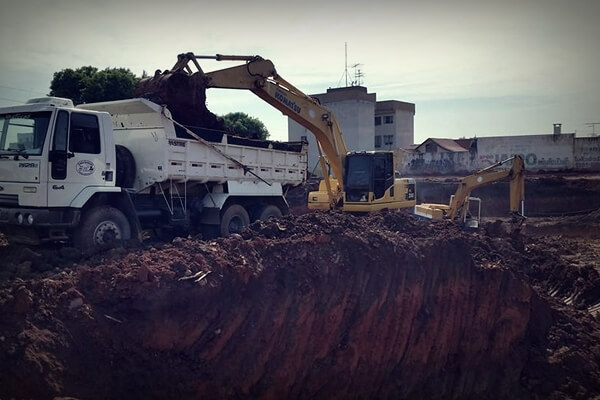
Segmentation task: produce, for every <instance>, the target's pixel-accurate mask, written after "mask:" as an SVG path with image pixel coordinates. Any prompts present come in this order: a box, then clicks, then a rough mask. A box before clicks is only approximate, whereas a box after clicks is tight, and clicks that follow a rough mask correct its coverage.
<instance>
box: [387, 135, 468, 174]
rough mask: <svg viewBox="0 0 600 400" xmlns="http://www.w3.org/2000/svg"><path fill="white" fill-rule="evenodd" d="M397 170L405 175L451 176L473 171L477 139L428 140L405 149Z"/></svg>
mask: <svg viewBox="0 0 600 400" xmlns="http://www.w3.org/2000/svg"><path fill="white" fill-rule="evenodd" d="M406 150H407V151H406V152H405V153H404V154H403V155H402V161H401V162H402V164H401V165H399V166H398V168H399V169H400V170H401V171H403V172H404V173H405V174H452V173H462V172H466V171H470V170H472V169H473V163H474V162H475V161H476V155H477V139H457V140H454V139H437V138H429V139H427V140H425V141H424V142H423V143H421V144H419V145H417V146H414V147H411V148H408V149H406Z"/></svg>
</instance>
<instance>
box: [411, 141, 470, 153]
mask: <svg viewBox="0 0 600 400" xmlns="http://www.w3.org/2000/svg"><path fill="white" fill-rule="evenodd" d="M460 141H461V142H462V143H460V142H459V140H453V139H435V138H429V139H427V140H425V141H424V142H423V143H421V144H420V145H418V146H417V147H415V149H414V150H413V151H414V152H416V153H421V154H423V153H430V154H433V153H438V154H441V153H461V152H465V151H469V148H470V147H471V141H472V140H471V139H460ZM467 142H468V143H467ZM465 145H466V146H467V147H465Z"/></svg>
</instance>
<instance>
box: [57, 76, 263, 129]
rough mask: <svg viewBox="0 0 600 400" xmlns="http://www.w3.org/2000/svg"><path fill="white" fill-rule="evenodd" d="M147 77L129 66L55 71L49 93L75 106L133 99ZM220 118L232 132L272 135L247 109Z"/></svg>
mask: <svg viewBox="0 0 600 400" xmlns="http://www.w3.org/2000/svg"><path fill="white" fill-rule="evenodd" d="M146 77H147V76H146V74H145V72H144V73H143V75H142V77H137V76H136V75H135V74H134V73H133V72H131V71H130V70H129V69H127V68H106V69H103V70H99V69H98V68H96V67H92V66H85V67H80V68H77V69H71V68H65V69H63V70H61V71H58V72H55V73H54V75H53V78H52V82H51V83H50V93H49V96H56V97H64V98H68V99H71V100H73V103H74V104H75V105H77V104H85V103H97V102H101V101H114V100H124V99H131V98H133V97H135V95H134V92H135V88H136V85H137V84H138V82H139V81H140V80H141V79H142V78H146ZM219 118H221V119H222V120H223V122H224V125H225V128H226V129H227V130H228V131H229V132H232V133H234V134H236V135H238V136H243V137H247V138H250V139H262V140H264V139H267V138H268V137H269V131H268V130H267V128H266V126H265V125H264V124H263V122H262V121H260V120H259V119H258V118H255V117H251V116H249V115H248V114H246V113H244V112H230V113H228V114H225V115H221V116H219Z"/></svg>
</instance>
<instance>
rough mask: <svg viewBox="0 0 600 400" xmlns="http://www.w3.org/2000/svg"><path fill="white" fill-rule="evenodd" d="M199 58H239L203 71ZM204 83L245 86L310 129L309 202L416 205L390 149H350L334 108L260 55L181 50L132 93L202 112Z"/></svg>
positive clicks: (314, 205)
mask: <svg viewBox="0 0 600 400" xmlns="http://www.w3.org/2000/svg"><path fill="white" fill-rule="evenodd" d="M200 59H212V60H217V61H239V62H243V64H241V65H236V66H233V67H230V68H225V69H220V70H216V71H211V72H204V71H203V70H202V68H201V67H200V64H199V63H198V60H200ZM193 67H195V71H194V68H193ZM207 88H226V89H243V90H249V91H251V92H252V93H254V94H255V95H257V96H258V97H260V98H261V99H262V100H264V101H265V102H267V103H268V104H270V105H271V106H273V107H275V108H276V109H278V110H279V111H281V112H282V113H283V114H284V115H286V116H288V117H289V118H291V119H292V120H294V121H296V122H297V123H299V124H300V125H302V126H303V127H304V128H306V129H307V130H309V131H310V132H312V134H313V135H314V136H315V138H316V141H317V144H318V146H319V153H320V154H321V157H320V165H321V169H322V172H323V176H324V179H323V180H322V181H321V182H320V184H319V190H318V191H314V192H310V193H309V196H308V208H310V209H313V210H316V209H341V210H343V211H350V212H359V213H360V212H370V211H376V210H382V209H395V208H410V207H414V206H415V204H416V185H415V180H414V179H413V178H400V177H399V176H398V174H397V173H396V172H395V170H394V159H393V152H385V151H382V152H375V151H363V152H349V151H348V149H347V147H346V144H345V142H344V138H343V136H342V132H341V130H340V127H339V125H338V122H337V120H336V118H335V116H334V115H333V113H332V112H331V111H329V110H328V109H327V108H325V107H323V106H322V105H321V104H319V102H318V100H316V99H314V98H312V97H310V96H308V95H306V94H304V93H302V91H300V90H299V89H298V88H296V87H295V86H294V85H292V84H290V83H289V82H287V81H286V80H285V79H283V78H282V77H281V76H280V75H279V74H278V73H277V71H276V70H275V67H274V65H273V63H272V62H271V61H270V60H266V59H263V58H261V57H260V56H235V55H221V54H217V55H215V56H196V55H194V54H193V53H185V54H180V55H179V56H178V60H177V62H176V63H175V65H174V66H173V68H171V69H170V70H167V71H164V72H160V71H157V72H156V74H155V75H154V76H153V77H150V78H146V79H144V80H142V81H141V82H140V85H139V86H138V90H137V95H138V96H140V97H147V98H149V99H151V100H153V101H155V102H162V103H163V104H167V105H169V107H170V108H173V105H179V106H182V107H187V108H188V109H190V110H191V111H192V112H195V111H194V110H200V112H203V111H202V110H206V108H205V106H204V102H205V100H206V97H205V93H204V92H205V89H207ZM190 106H191V107H190ZM330 171H331V172H332V173H333V174H332V175H331V174H330V173H329V172H330Z"/></svg>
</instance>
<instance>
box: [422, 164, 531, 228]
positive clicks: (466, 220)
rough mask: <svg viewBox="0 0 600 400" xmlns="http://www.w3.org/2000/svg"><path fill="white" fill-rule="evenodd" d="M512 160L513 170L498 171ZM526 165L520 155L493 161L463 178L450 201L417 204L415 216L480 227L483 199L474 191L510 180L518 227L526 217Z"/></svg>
mask: <svg viewBox="0 0 600 400" xmlns="http://www.w3.org/2000/svg"><path fill="white" fill-rule="evenodd" d="M510 161H512V162H513V163H512V167H511V168H510V169H504V170H499V171H496V170H495V169H497V168H498V167H500V166H502V165H504V164H506V163H508V162H510ZM524 172H525V167H524V163H523V158H522V157H521V156H519V155H516V156H513V157H510V158H508V159H506V160H503V161H500V162H497V163H495V164H492V165H490V166H488V167H486V168H484V169H482V170H480V171H477V172H476V173H474V174H473V175H469V176H467V177H465V178H463V179H462V180H461V182H460V184H459V185H458V189H456V192H455V193H454V194H453V195H452V196H451V198H450V203H449V204H432V203H424V204H419V205H416V206H415V215H418V216H421V217H425V218H429V219H449V220H453V221H458V222H459V223H460V224H461V225H462V226H464V227H467V228H477V227H479V222H480V219H481V199H479V198H477V197H471V196H470V195H471V191H473V189H476V188H478V187H480V186H484V185H487V184H489V183H494V182H498V181H501V180H504V179H509V181H510V183H509V185H510V215H511V222H512V224H513V227H514V228H516V227H519V226H520V225H521V224H522V223H523V221H524V220H525V217H524V216H523V208H524V200H525V175H524ZM472 203H477V208H476V213H475V215H473V214H472V212H471V207H470V206H471V205H472Z"/></svg>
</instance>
